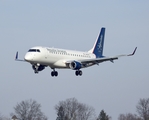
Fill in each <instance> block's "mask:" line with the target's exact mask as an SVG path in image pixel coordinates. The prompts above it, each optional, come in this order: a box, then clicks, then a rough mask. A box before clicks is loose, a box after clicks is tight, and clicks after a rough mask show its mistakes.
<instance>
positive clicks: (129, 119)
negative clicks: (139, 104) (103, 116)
mask: <svg viewBox="0 0 149 120" xmlns="http://www.w3.org/2000/svg"><path fill="white" fill-rule="evenodd" d="M118 120H142V119H141V118H140V117H138V116H137V115H136V114H131V113H128V114H120V115H119V117H118Z"/></svg>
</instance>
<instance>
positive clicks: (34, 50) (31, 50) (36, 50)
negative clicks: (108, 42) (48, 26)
mask: <svg viewBox="0 0 149 120" xmlns="http://www.w3.org/2000/svg"><path fill="white" fill-rule="evenodd" d="M28 52H40V50H39V49H29V51H28Z"/></svg>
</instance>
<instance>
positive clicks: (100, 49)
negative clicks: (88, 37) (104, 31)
mask: <svg viewBox="0 0 149 120" xmlns="http://www.w3.org/2000/svg"><path fill="white" fill-rule="evenodd" d="M102 40H103V36H102V35H101V37H100V42H99V43H98V45H97V46H98V52H102Z"/></svg>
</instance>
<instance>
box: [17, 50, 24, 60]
mask: <svg viewBox="0 0 149 120" xmlns="http://www.w3.org/2000/svg"><path fill="white" fill-rule="evenodd" d="M18 54H19V53H18V51H17V52H16V56H15V60H16V61H24V60H21V59H18V56H19V55H18ZM24 62H25V61H24Z"/></svg>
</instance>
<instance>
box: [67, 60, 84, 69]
mask: <svg viewBox="0 0 149 120" xmlns="http://www.w3.org/2000/svg"><path fill="white" fill-rule="evenodd" d="M69 67H70V68H71V69H73V70H79V69H80V68H81V67H82V64H81V63H80V62H77V61H74V62H71V63H70V64H69Z"/></svg>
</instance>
